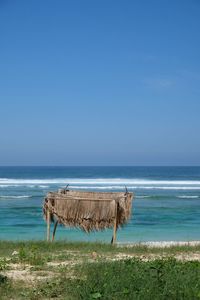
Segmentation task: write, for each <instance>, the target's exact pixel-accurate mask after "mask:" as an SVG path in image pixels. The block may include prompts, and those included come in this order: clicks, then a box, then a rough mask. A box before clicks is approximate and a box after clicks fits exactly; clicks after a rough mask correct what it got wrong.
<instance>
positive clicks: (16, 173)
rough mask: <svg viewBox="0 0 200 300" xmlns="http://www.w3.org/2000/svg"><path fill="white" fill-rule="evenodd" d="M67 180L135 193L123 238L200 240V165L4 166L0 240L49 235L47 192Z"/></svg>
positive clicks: (104, 237)
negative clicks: (45, 215)
mask: <svg viewBox="0 0 200 300" xmlns="http://www.w3.org/2000/svg"><path fill="white" fill-rule="evenodd" d="M66 184H69V185H70V188H71V189H82V190H90V191H91V190H95V191H124V190H125V186H127V188H128V190H129V191H133V192H134V194H135V198H134V201H133V211H132V216H131V219H130V220H129V222H128V223H127V225H126V226H125V227H124V228H122V229H120V230H119V231H118V241H119V242H135V241H137V242H140V241H163V240H164V241H167V240H179V241H189V240H200V167H0V239H7V240H30V239H40V240H43V239H45V237H46V226H45V222H44V220H43V217H42V202H43V200H44V196H45V194H46V193H47V192H48V191H51V190H52V191H53V190H57V189H58V188H60V187H64V186H66ZM111 235H112V232H111V231H110V230H106V231H103V232H98V233H92V234H86V233H84V232H82V231H80V230H78V229H69V228H63V227H61V226H59V227H58V230H57V236H56V238H57V239H65V240H81V241H91V240H93V241H94V240H97V241H105V242H109V241H110V239H111Z"/></svg>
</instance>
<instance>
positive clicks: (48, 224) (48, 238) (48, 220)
mask: <svg viewBox="0 0 200 300" xmlns="http://www.w3.org/2000/svg"><path fill="white" fill-rule="evenodd" d="M49 241H50V211H49V209H47V242H49Z"/></svg>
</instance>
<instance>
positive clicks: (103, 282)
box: [0, 259, 200, 300]
mask: <svg viewBox="0 0 200 300" xmlns="http://www.w3.org/2000/svg"><path fill="white" fill-rule="evenodd" d="M65 271H66V270H64V269H62V272H61V273H60V274H59V276H57V277H56V278H54V279H52V280H48V281H46V282H45V283H42V284H41V283H40V284H38V285H37V286H35V287H33V288H30V287H24V285H23V286H21V283H20V282H19V283H18V285H16V283H15V284H14V283H11V282H9V281H5V279H4V281H3V282H2V283H0V295H1V297H2V298H1V299H11V298H9V297H12V296H13V295H15V299H52V298H57V299H71V300H72V299H76V300H79V299H91V300H92V299H104V300H106V299H113V300H118V299H119V300H121V299H130V300H131V299H143V300H145V299H155V300H156V299H166V300H167V299H171V300H173V299H174V300H175V299H187V300H189V299H191V300H194V299H200V263H199V262H185V263H183V262H177V261H176V260H175V259H162V260H155V261H150V262H142V261H140V260H138V259H131V260H126V261H116V262H104V263H92V264H85V265H82V267H81V268H77V269H76V270H75V274H76V277H75V278H72V279H70V278H68V277H66V272H65Z"/></svg>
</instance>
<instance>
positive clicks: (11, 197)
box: [0, 195, 32, 199]
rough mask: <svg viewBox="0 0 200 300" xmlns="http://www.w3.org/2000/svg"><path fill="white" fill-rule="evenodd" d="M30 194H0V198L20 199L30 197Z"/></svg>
mask: <svg viewBox="0 0 200 300" xmlns="http://www.w3.org/2000/svg"><path fill="white" fill-rule="evenodd" d="M31 197H32V196H28V195H19V196H14V195H0V199H3V198H5V199H20V198H31Z"/></svg>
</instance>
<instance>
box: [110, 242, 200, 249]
mask: <svg viewBox="0 0 200 300" xmlns="http://www.w3.org/2000/svg"><path fill="white" fill-rule="evenodd" d="M116 245H117V246H122V247H136V246H147V247H149V248H165V247H168V248H169V247H173V246H199V245H200V241H147V242H139V243H132V242H130V243H120V242H119V243H116Z"/></svg>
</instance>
